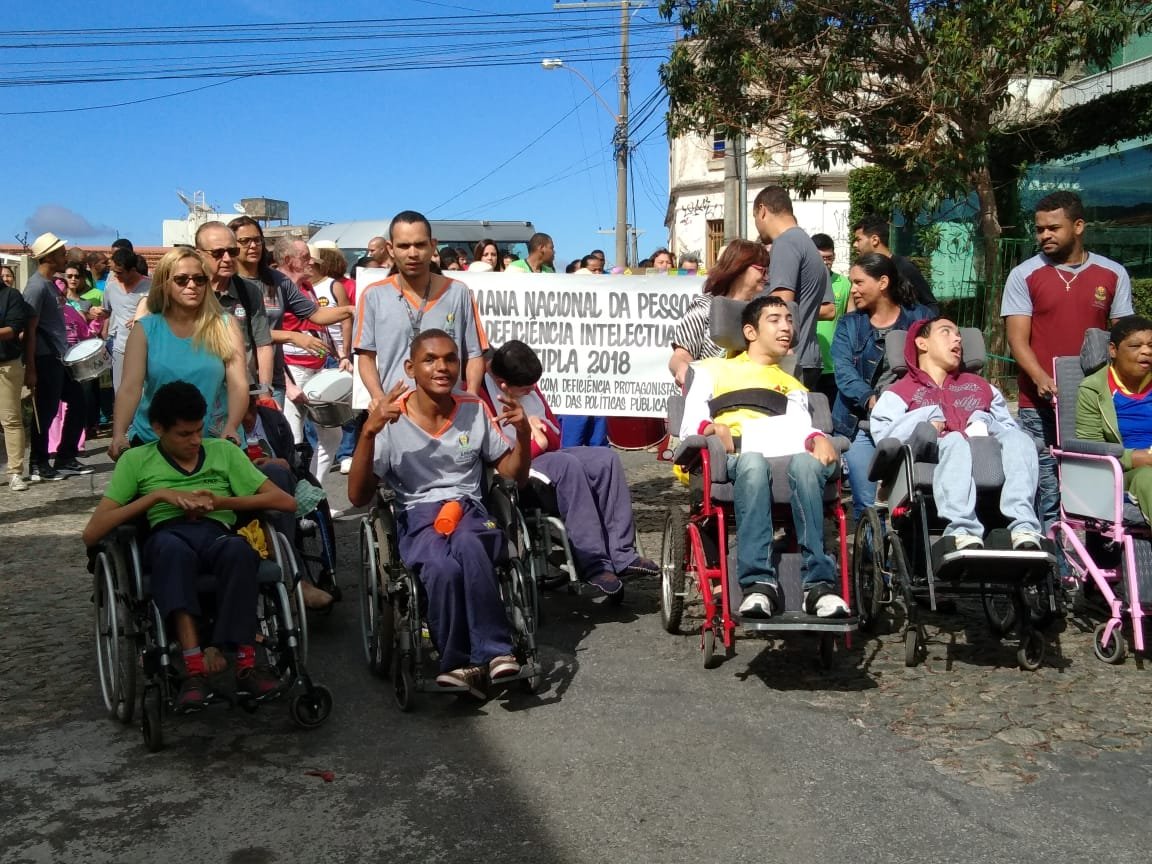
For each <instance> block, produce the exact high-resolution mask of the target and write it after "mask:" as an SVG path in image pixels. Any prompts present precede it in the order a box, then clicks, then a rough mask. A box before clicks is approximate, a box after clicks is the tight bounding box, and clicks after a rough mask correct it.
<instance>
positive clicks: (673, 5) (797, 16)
mask: <svg viewBox="0 0 1152 864" xmlns="http://www.w3.org/2000/svg"><path fill="white" fill-rule="evenodd" d="M661 13H662V14H663V15H664V16H665V17H666V18H668V19H676V20H678V21H679V23H680V25H681V26H682V27H683V29H684V35H685V38H684V39H682V40H681V41H679V42H678V43H677V44H676V45H675V47H674V48H673V50H672V56H671V57H670V59H669V60H668V62H667V63H666V64H665V65H664V67H663V69H662V77H663V80H664V83H665V86H666V87H667V89H668V94H669V103H670V109H669V127H670V132H671V133H672V134H681V133H685V132H699V133H705V134H710V132H711V131H712V130H721V131H724V132H727V133H732V132H744V133H747V134H755V135H757V136H759V137H760V138H761V139H766V140H768V141H772V142H778V143H779V144H781V145H784V146H787V147H791V148H800V149H803V150H805V151H807V154H808V157H809V158H810V160H811V162H812V164H813V166H814V167H815V168H816V169H817V170H820V171H824V170H828V168H829V167H830V166H831V165H833V164H835V163H842V162H847V161H849V160H851V159H863V160H866V161H868V162H871V163H872V164H874V165H878V166H880V167H881V168H883V169H885V170H887V171H889V172H891V173H892V174H894V175H895V176H896V177H898V178H899V180H900V196H899V203H900V204H901V205H902V206H903V207H904V208H905V209H907V210H909V211H913V212H914V211H915V210H917V209H920V208H921V207H930V206H932V205H934V204H936V203H938V202H939V201H941V200H943V199H945V198H948V197H965V196H967V195H968V194H969V193H970V192H973V191H975V193H976V195H977V199H978V204H979V227H980V233H981V236H982V238H983V250H982V251H983V266H984V272H985V276H986V280H990V279H991V278H992V274H993V273H994V272H995V269H996V248H997V240H998V239H999V237H1000V235H1001V228H1000V218H999V208H998V207H997V187H998V186H1001V185H1005V184H1006V183H1007V182H1015V176H1014V175H1013V176H1012V177H1011V178H1003V179H1001V178H999V177H997V176H995V174H994V172H995V168H994V163H992V162H991V160H989V159H988V152H989V142H990V140H991V139H992V137H993V136H994V135H995V134H996V133H997V132H1000V131H1002V130H1004V129H1005V128H1007V127H1009V126H1018V125H1019V123H1020V120H1021V114H1020V112H1019V110H1018V103H1017V110H1015V111H1014V110H1012V109H1013V96H1014V94H1015V95H1018V94H1019V93H1020V92H1022V91H1021V82H1022V81H1025V82H1027V81H1031V80H1033V79H1038V80H1041V81H1042V80H1045V79H1047V80H1052V79H1059V78H1061V77H1062V76H1065V75H1067V74H1068V73H1070V72H1072V71H1075V70H1078V69H1082V68H1083V67H1084V66H1086V65H1093V66H1107V65H1108V62H1109V58H1110V57H1111V56H1112V54H1113V53H1114V52H1115V51H1116V50H1117V49H1118V48H1119V47H1120V46H1121V45H1122V44H1123V43H1124V42H1125V41H1126V40H1127V39H1128V38H1129V37H1130V36H1131V35H1132V34H1133V33H1135V32H1142V31H1143V30H1145V29H1147V28H1148V27H1149V25H1150V24H1152V4H1150V3H1149V2H1148V0H1090V2H1085V0H1073V2H1053V0H903V2H900V0H663V2H662V3H661ZM1028 119H1029V121H1030V122H1034V123H1036V124H1038V125H1043V123H1044V122H1045V119H1044V117H1043V116H1031V117H1029V118H1028ZM988 294H989V295H990V296H991V297H993V298H994V297H995V296H997V292H988ZM987 311H989V312H991V313H992V314H991V315H987V314H986V321H987V322H988V323H989V324H992V323H993V322H996V324H998V323H999V310H998V309H996V310H987ZM992 335H993V343H994V347H995V348H997V349H999V351H1001V352H1002V350H1003V345H1002V344H997V343H998V342H1001V343H1002V338H1003V337H1002V333H999V332H997V333H993V334H992ZM997 337H999V338H997Z"/></svg>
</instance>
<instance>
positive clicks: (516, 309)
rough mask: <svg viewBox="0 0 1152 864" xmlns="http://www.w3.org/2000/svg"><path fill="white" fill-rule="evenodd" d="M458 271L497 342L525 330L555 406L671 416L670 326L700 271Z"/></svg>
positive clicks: (696, 289)
mask: <svg viewBox="0 0 1152 864" xmlns="http://www.w3.org/2000/svg"><path fill="white" fill-rule="evenodd" d="M451 275H452V277H453V278H456V279H459V280H460V281H462V282H464V283H466V284H467V285H468V287H469V288H471V289H472V292H473V293H474V294H475V296H476V305H477V308H478V309H479V310H480V320H481V321H482V322H483V324H484V328H485V330H486V331H487V334H488V340H489V341H490V342H491V343H492V345H493V347H498V346H500V345H501V344H503V343H504V342H506V341H508V340H509V339H519V340H520V341H522V342H526V343H527V344H529V345H531V346H532V348H534V349H535V350H536V353H538V354H539V355H540V360H541V361H542V363H543V365H544V376H543V378H541V380H540V389H541V390H543V391H544V394H545V395H546V396H547V397H548V401H549V402H550V403H551V404H552V408H553V410H554V411H556V413H557V414H588V415H602V416H616V417H663V416H664V414H665V406H666V403H667V400H668V396H669V395H670V394H672V393H674V392H675V391H676V385H675V383H674V382H673V381H672V374H671V373H670V372H669V371H668V360H669V358H670V357H671V355H672V348H671V344H672V334H673V332H674V331H675V329H676V325H677V324H678V323H679V322H680V319H681V318H682V317H683V316H684V312H685V310H686V309H687V308H688V303H689V302H690V301H691V299H692V297H693V296H695V295H696V294H699V293H700V289H701V285H702V284H703V281H704V280H703V278H702V277H697V276H591V275H587V276H586V275H579V276H575V275H566V274H528V273H471V272H465V273H459V274H457V273H453V274H451Z"/></svg>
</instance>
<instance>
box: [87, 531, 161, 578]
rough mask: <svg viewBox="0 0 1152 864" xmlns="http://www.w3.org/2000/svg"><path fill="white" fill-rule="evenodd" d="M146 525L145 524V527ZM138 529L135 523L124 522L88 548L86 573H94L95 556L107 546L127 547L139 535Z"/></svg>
mask: <svg viewBox="0 0 1152 864" xmlns="http://www.w3.org/2000/svg"><path fill="white" fill-rule="evenodd" d="M146 524H147V523H145V525H146ZM140 530H141V529H140V527H139V526H138V525H137V523H136V522H125V523H124V524H123V525H117V526H116V527H115V528H113V529H112V530H111V531H109V532H108V533H107V534H105V535H104V536H103V537H101V538H100V539H99V540H97V541H96V542H95V543H94V544H92V545H91V546H89V547H88V550H87V551H88V572H89V573H95V572H96V556H97V555H99V554H100V553H101V552H102V551H103V550H104V549H105V548H107V547H108V546H127V545H128V544H129V543H131V542H132V541H133V540H135V539H136V537H137V536H138V535H139V534H140Z"/></svg>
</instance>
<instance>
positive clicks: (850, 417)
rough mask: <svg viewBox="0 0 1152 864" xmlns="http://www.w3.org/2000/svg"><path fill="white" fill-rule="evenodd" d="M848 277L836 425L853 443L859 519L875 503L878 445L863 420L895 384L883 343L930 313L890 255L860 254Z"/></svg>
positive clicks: (840, 325) (837, 345) (836, 349)
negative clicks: (873, 470) (872, 473)
mask: <svg viewBox="0 0 1152 864" xmlns="http://www.w3.org/2000/svg"><path fill="white" fill-rule="evenodd" d="M848 278H849V281H851V283H852V294H851V296H850V299H851V301H852V303H853V305H855V307H856V309H855V311H853V312H848V313H847V314H846V315H844V316H843V317H841V319H840V320H839V321H838V322H837V324H836V334H835V336H833V338H832V363H833V365H834V367H835V374H836V389H837V391H838V393H837V396H836V404H835V406H833V408H832V425H833V427H834V428H835V430H836V434H837V435H843V436H844V437H846V438H848V439H849V440H850V441H851V442H852V446H851V447H850V448H849V449H848V452H847V454H845V457H844V461H845V462H846V463H847V466H848V478H849V481H850V483H851V484H852V511H853V514H854V516H855V517H856V518H857V519H859V518H860V514H861V513H863V512H864V510H865V508H867V507H869V506H871V505H872V504H873V502H874V501H875V500H876V484H875V483H873V482H872V481H871V480H869V479H868V466H869V465H870V464H871V462H872V454H873V453H875V452H876V445H875V443H874V442H873V441H872V437H871V436H870V435H869V434H868V431H867V429H862V428H860V421H861V420H866V419H867V417H868V412H869V411H871V410H872V406H873V405H875V404H876V399H877V397H878V396H879V395H880V392H881V391H882V390H883V389H884V388H885V387H886V386H887V385H889V384H891V383H892V380H893V378H892V376H891V375H890V373H889V371H888V364H887V362H886V361H885V359H884V341H885V339H886V338H887V336H888V334H889V333H890V332H891V331H893V330H907V329H908V326H909V325H910V324H911V323H912V322H913V321H919V320H921V319H922V318H930V317H932V312H931V310H930V309H928V308H927V307H926V306H921V305H920V304H918V303H917V302H916V292H915V290H914V289H913V288H912V286H911V285H909V284H908V283H907V282H906V281H904V279H903V277H902V276H901V275H900V272H899V270H897V269H896V265H895V264H894V263H893V262H892V259H891V258H889V257H888V256H886V255H881V254H879V253H876V252H872V253H869V254H867V255H862V256H861V257H860V258H858V259H856V263H854V264H853V265H852V269H851V270H850V271H849V273H848Z"/></svg>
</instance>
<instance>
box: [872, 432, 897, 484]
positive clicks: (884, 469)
mask: <svg viewBox="0 0 1152 864" xmlns="http://www.w3.org/2000/svg"><path fill="white" fill-rule="evenodd" d="M903 453H904V442H903V441H901V440H900V439H899V438H881V439H880V440H879V441H877V442H876V452H875V453H874V454H873V455H872V464H870V465H869V466H868V479H869V480H871V481H872V482H873V483H879V482H880V481H881V480H883V479H884V478H885V477H887V476H888V475H889V474H891V473H892V471H893V470H895V468H896V467H897V466H898V465H899V464H900V462H901V460H902V459H903V458H904V455H903Z"/></svg>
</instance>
